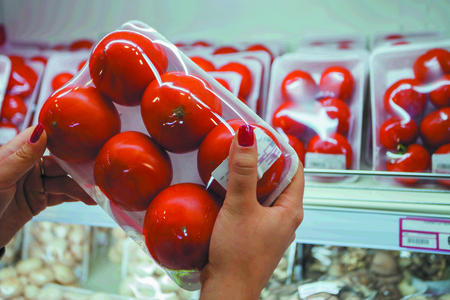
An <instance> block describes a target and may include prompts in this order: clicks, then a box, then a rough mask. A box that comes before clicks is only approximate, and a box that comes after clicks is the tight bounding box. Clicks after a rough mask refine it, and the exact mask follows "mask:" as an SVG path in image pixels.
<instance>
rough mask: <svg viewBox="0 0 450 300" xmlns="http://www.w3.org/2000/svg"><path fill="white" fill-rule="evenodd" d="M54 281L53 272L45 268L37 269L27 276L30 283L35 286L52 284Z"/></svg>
mask: <svg viewBox="0 0 450 300" xmlns="http://www.w3.org/2000/svg"><path fill="white" fill-rule="evenodd" d="M54 280H55V276H54V275H53V272H52V271H51V270H50V269H47V268H42V269H37V270H35V271H33V272H31V273H30V275H29V281H30V283H31V284H35V285H37V286H43V285H44V284H47V283H50V282H53V281H54Z"/></svg>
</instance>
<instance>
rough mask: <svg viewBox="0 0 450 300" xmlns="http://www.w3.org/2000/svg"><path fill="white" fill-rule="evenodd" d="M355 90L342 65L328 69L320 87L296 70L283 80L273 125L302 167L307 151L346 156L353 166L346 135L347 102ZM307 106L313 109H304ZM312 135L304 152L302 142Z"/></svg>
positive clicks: (349, 123) (346, 166) (323, 75)
mask: <svg viewBox="0 0 450 300" xmlns="http://www.w3.org/2000/svg"><path fill="white" fill-rule="evenodd" d="M353 89H354V78H353V76H352V74H351V73H350V71H348V70H347V69H345V68H343V67H340V66H332V67H329V68H328V69H326V70H325V71H324V72H323V73H322V76H321V79H320V83H319V86H317V84H316V82H315V81H314V79H313V78H312V77H311V75H310V74H309V73H307V72H305V71H302V70H294V71H292V72H291V73H289V74H288V75H287V76H286V77H285V78H284V80H283V82H282V84H281V95H282V98H283V104H281V106H280V107H278V109H277V110H276V111H275V113H274V114H273V118H272V124H273V126H274V127H278V128H281V129H282V130H283V132H284V133H285V134H286V135H287V137H288V139H289V144H290V145H291V146H292V147H293V148H294V150H295V151H296V152H297V154H298V156H299V158H300V160H301V161H302V163H303V164H305V152H311V153H325V154H343V155H345V168H349V167H350V166H351V164H352V158H353V151H352V147H351V146H350V144H349V142H348V140H347V135H348V133H349V129H350V125H351V113H350V109H349V107H348V103H349V102H350V101H351V96H352V94H353ZM316 99H317V100H316ZM306 107H312V109H309V110H305V108H306ZM311 117H312V118H311ZM311 132H313V134H314V136H313V137H312V138H310V139H309V142H308V145H307V147H306V150H305V146H304V144H303V142H304V141H306V140H307V139H308V136H309V134H310V133H311ZM306 164H307V165H308V162H306Z"/></svg>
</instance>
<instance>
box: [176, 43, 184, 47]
mask: <svg viewBox="0 0 450 300" xmlns="http://www.w3.org/2000/svg"><path fill="white" fill-rule="evenodd" d="M175 46H177V47H178V48H180V47H186V44H183V43H175Z"/></svg>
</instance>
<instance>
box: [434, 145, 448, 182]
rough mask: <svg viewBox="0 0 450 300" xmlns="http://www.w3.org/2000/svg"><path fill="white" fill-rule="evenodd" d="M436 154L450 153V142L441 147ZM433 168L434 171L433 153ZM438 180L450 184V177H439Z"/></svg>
mask: <svg viewBox="0 0 450 300" xmlns="http://www.w3.org/2000/svg"><path fill="white" fill-rule="evenodd" d="M434 154H450V144H446V145H443V146H441V147H439V149H437V150H436V152H434ZM431 169H432V171H433V155H431ZM438 182H439V183H441V184H443V185H448V186H450V179H438Z"/></svg>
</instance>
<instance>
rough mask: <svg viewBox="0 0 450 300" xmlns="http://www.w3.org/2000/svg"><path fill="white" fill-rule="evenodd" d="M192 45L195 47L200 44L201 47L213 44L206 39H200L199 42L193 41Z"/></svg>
mask: <svg viewBox="0 0 450 300" xmlns="http://www.w3.org/2000/svg"><path fill="white" fill-rule="evenodd" d="M192 46H195V47H198V46H200V47H211V44H209V43H207V42H204V41H198V42H195V43H193V44H192Z"/></svg>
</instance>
